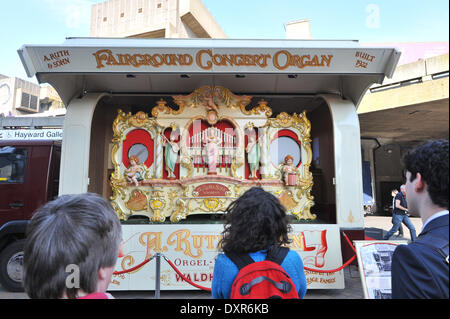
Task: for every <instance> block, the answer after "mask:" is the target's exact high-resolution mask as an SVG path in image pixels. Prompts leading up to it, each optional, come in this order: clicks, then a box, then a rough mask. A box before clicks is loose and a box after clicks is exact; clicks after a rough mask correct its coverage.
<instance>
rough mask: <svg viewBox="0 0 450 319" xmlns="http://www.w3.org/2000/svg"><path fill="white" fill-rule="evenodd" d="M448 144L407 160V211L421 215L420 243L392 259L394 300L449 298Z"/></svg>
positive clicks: (428, 145)
mask: <svg viewBox="0 0 450 319" xmlns="http://www.w3.org/2000/svg"><path fill="white" fill-rule="evenodd" d="M448 152H449V149H448V140H436V141H430V142H428V143H425V144H423V145H421V146H419V147H417V148H416V149H414V150H412V151H410V152H409V153H408V154H406V156H405V157H404V166H405V169H406V200H407V204H408V210H409V211H410V212H417V213H419V214H420V216H421V218H422V222H423V228H422V232H421V233H420V235H419V236H418V237H417V240H416V241H414V242H412V243H410V244H409V245H399V246H398V247H397V248H396V249H395V251H394V255H393V257H392V298H401V299H406V298H445V299H448V298H449V264H448V242H449V228H448V227H449V225H448V219H449V215H448V196H449V190H448V188H449V171H448V166H449V158H448Z"/></svg>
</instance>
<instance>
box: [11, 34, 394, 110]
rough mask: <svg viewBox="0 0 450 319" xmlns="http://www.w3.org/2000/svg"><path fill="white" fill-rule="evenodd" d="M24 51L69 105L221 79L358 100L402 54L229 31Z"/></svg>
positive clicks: (233, 84) (248, 88) (32, 69)
mask: <svg viewBox="0 0 450 319" xmlns="http://www.w3.org/2000/svg"><path fill="white" fill-rule="evenodd" d="M18 52H19V55H20V57H21V59H22V63H23V65H24V67H25V69H26V72H27V74H28V76H30V77H32V76H34V75H36V77H37V79H38V81H39V82H40V83H45V82H47V83H50V84H51V85H52V86H53V87H54V88H55V89H56V90H57V91H58V93H59V95H60V97H61V99H62V100H63V102H64V103H65V104H66V105H68V103H69V102H70V100H71V99H73V98H76V97H79V96H82V95H83V94H85V93H88V92H110V93H113V94H114V93H117V94H123V93H125V94H149V93H150V94H151V93H166V94H172V93H177V94H179V93H190V92H192V91H194V90H195V89H196V88H198V87H200V86H202V85H220V86H224V87H227V88H229V89H230V90H231V91H232V92H234V93H236V94H239V93H245V94H288V95H289V94H296V95H297V94H317V93H332V94H338V95H341V96H342V97H343V98H346V99H350V100H351V101H353V103H354V104H355V105H356V106H357V105H358V104H359V101H360V100H361V98H362V96H363V94H364V93H365V91H366V89H367V88H368V87H369V86H370V85H371V84H373V83H381V82H382V81H383V79H384V77H385V76H387V77H391V76H392V74H393V72H394V69H395V67H396V65H397V62H398V59H399V57H400V52H398V51H397V50H395V49H394V48H370V47H361V46H360V45H359V43H358V42H357V41H305V40H229V39H112V38H108V39H105V38H68V39H67V40H66V41H65V42H64V43H63V44H61V45H24V46H23V47H22V48H21V49H20V50H19V51H18Z"/></svg>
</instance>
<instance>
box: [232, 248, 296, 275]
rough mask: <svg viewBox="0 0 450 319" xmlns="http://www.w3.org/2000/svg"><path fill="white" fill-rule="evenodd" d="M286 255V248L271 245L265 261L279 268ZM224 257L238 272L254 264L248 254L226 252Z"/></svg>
mask: <svg viewBox="0 0 450 319" xmlns="http://www.w3.org/2000/svg"><path fill="white" fill-rule="evenodd" d="M288 253H289V248H288V247H280V246H275V245H273V246H272V247H271V248H270V249H269V250H268V251H267V256H266V260H268V261H272V262H274V263H277V264H278V265H280V266H281V263H282V262H283V260H284V258H286V255H287V254H288ZM226 255H227V256H228V258H230V259H231V261H232V262H233V263H234V264H235V265H236V266H237V267H238V268H239V270H241V269H242V268H244V267H245V266H248V265H250V264H253V263H254V262H255V261H254V260H253V258H252V257H250V255H249V254H238V253H234V252H228V253H226Z"/></svg>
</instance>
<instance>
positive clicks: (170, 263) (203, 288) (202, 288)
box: [163, 255, 211, 291]
mask: <svg viewBox="0 0 450 319" xmlns="http://www.w3.org/2000/svg"><path fill="white" fill-rule="evenodd" d="M163 257H164V259H165V260H166V261H167V262H168V263H169V265H170V267H172V269H173V270H175V272H176V273H177V274H178V275H179V276H180V277H181V278H182V279H183V280H184V281H186V282H187V283H188V284H190V285H192V286H194V287H196V288H199V289H201V290H205V291H211V288H208V287H203V286H200V285H198V284H196V283H195V282H193V281H192V280H189V278H186V277H185V276H184V275H183V274H182V273H181V272H180V271H179V270H178V269H177V267H175V265H174V264H173V263H172V262H171V261H170V260H169V259H167V258H166V256H164V255H163Z"/></svg>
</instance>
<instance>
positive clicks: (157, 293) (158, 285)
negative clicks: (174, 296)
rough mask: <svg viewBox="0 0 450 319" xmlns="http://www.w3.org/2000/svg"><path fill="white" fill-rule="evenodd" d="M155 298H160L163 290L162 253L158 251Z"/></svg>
mask: <svg viewBox="0 0 450 319" xmlns="http://www.w3.org/2000/svg"><path fill="white" fill-rule="evenodd" d="M155 257H156V278H155V299H159V298H160V290H161V253H156V255H155Z"/></svg>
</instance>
